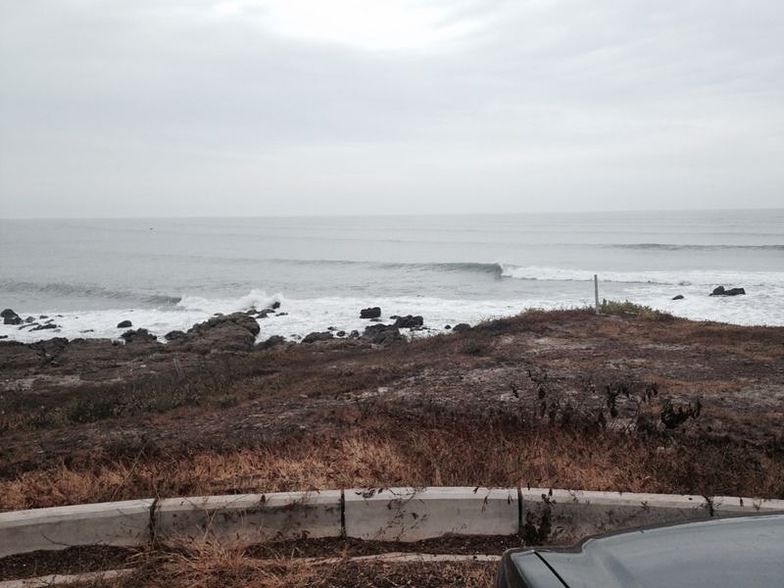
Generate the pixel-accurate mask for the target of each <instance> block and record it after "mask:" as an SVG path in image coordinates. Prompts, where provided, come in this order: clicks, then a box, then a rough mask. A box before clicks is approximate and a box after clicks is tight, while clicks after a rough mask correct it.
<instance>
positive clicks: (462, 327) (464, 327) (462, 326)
mask: <svg viewBox="0 0 784 588" xmlns="http://www.w3.org/2000/svg"><path fill="white" fill-rule="evenodd" d="M470 330H471V325H469V324H468V323H458V324H456V325H455V326H454V327H452V332H453V333H463V332H465V331H470Z"/></svg>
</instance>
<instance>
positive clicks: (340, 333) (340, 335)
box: [335, 331, 346, 337]
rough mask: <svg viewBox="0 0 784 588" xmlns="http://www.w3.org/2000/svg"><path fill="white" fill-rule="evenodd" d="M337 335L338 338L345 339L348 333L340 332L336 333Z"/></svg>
mask: <svg viewBox="0 0 784 588" xmlns="http://www.w3.org/2000/svg"><path fill="white" fill-rule="evenodd" d="M335 334H336V335H337V336H338V337H345V336H346V331H338V332H337V333H335Z"/></svg>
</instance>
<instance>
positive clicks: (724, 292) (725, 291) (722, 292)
mask: <svg viewBox="0 0 784 588" xmlns="http://www.w3.org/2000/svg"><path fill="white" fill-rule="evenodd" d="M745 293H746V290H745V289H743V288H725V287H724V286H718V287H716V288H714V289H713V292H711V294H710V295H711V296H740V295H742V294H745Z"/></svg>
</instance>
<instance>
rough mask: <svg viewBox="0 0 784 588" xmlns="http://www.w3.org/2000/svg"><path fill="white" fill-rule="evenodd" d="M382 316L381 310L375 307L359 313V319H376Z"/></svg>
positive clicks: (364, 309)
mask: <svg viewBox="0 0 784 588" xmlns="http://www.w3.org/2000/svg"><path fill="white" fill-rule="evenodd" d="M380 316H381V308H380V307H378V306H373V307H372V308H363V309H362V310H360V311H359V318H361V319H375V318H379V317H380Z"/></svg>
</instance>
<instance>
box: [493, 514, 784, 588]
mask: <svg viewBox="0 0 784 588" xmlns="http://www.w3.org/2000/svg"><path fill="white" fill-rule="evenodd" d="M589 586H590V587H601V588H616V587H617V588H622V587H623V588H654V587H661V588H665V587H666V588H680V587H683V588H720V587H723V586H732V587H745V588H757V587H759V588H763V587H764V588H772V587H777V588H784V514H770V515H755V516H747V517H734V518H724V519H709V520H704V521H694V522H688V523H680V524H675V525H667V526H658V527H650V528H643V529H635V530H632V531H624V532H619V533H613V534H609V535H602V536H597V537H592V538H590V539H586V540H585V541H583V542H581V543H580V544H579V545H578V546H576V547H574V548H548V547H538V548H525V549H511V550H509V551H507V552H506V553H505V554H504V556H503V557H502V558H501V562H500V564H499V566H498V572H497V574H496V587H497V588H523V587H526V588H564V587H566V588H582V587H585V588H587V587H589Z"/></svg>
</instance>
